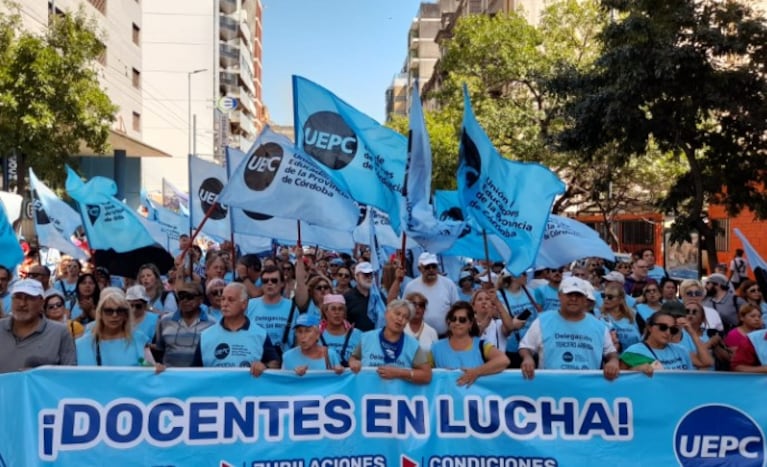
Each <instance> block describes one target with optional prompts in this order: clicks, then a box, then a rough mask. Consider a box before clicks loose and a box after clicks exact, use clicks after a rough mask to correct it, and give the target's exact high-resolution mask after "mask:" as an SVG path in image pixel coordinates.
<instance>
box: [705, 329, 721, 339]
mask: <svg viewBox="0 0 767 467" xmlns="http://www.w3.org/2000/svg"><path fill="white" fill-rule="evenodd" d="M717 334H719V331H718V330H716V329H706V335H707V336H708V338H709V339H711V338H712V337H714V336H716V335H717Z"/></svg>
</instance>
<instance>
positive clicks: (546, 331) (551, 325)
mask: <svg viewBox="0 0 767 467" xmlns="http://www.w3.org/2000/svg"><path fill="white" fill-rule="evenodd" d="M538 322H539V326H540V327H541V337H542V343H543V356H542V368H544V369H549V370H598V369H600V368H601V367H602V354H603V349H604V344H605V324H604V322H602V321H600V320H598V319H597V318H595V317H594V316H592V315H590V314H586V315H585V316H584V317H583V319H581V320H580V321H568V320H566V319H564V318H563V317H562V315H561V314H559V313H558V312H552V313H541V314H540V315H539V316H538Z"/></svg>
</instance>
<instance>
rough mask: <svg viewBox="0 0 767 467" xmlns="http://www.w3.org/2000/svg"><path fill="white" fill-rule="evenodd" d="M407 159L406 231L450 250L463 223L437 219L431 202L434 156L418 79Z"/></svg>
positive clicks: (429, 246) (431, 247) (434, 248)
mask: <svg viewBox="0 0 767 467" xmlns="http://www.w3.org/2000/svg"><path fill="white" fill-rule="evenodd" d="M407 147H408V159H407V171H406V175H405V188H404V191H403V196H402V198H401V199H402V200H403V203H404V207H403V208H401V210H400V213H401V214H402V225H403V226H404V229H405V232H407V235H408V236H409V237H411V238H413V239H414V240H415V241H416V242H418V244H420V245H421V246H422V247H423V248H424V249H426V250H427V251H430V252H432V253H441V252H443V251H445V250H447V249H449V248H450V247H451V246H452V244H453V243H454V242H455V241H456V239H457V238H458V235H460V233H461V232H462V231H463V228H464V223H463V222H457V221H452V220H450V219H438V218H437V217H435V215H434V206H433V205H432V202H431V199H432V197H431V173H432V156H431V144H430V142H429V134H428V132H427V131H426V122H425V121H424V116H423V108H422V106H421V96H420V94H419V92H418V82H417V81H416V83H415V85H414V86H413V98H412V103H411V105H410V131H409V132H408V146H407Z"/></svg>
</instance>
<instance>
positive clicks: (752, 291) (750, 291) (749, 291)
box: [746, 289, 759, 293]
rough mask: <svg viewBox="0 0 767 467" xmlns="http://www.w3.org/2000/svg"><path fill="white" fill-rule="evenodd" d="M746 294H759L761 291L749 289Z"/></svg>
mask: <svg viewBox="0 0 767 467" xmlns="http://www.w3.org/2000/svg"><path fill="white" fill-rule="evenodd" d="M746 292H748V293H757V292H759V289H748V290H746Z"/></svg>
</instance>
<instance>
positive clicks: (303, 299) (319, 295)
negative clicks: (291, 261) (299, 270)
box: [296, 274, 333, 319]
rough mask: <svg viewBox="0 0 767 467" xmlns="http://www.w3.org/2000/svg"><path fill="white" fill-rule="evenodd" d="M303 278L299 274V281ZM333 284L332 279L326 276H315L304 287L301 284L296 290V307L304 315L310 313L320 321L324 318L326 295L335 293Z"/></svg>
mask: <svg viewBox="0 0 767 467" xmlns="http://www.w3.org/2000/svg"><path fill="white" fill-rule="evenodd" d="M301 276H302V275H301V274H299V279H300V277H301ZM331 284H332V282H330V279H328V278H327V277H325V276H314V277H312V278H311V279H309V281H308V282H307V283H306V285H304V286H302V285H301V284H300V283H299V285H298V287H297V288H296V305H297V306H298V309H299V310H301V312H302V313H304V312H305V313H309V314H311V315H312V316H316V317H317V319H320V318H321V317H322V311H321V308H322V304H323V302H324V298H325V295H328V294H330V293H333V287H332V285H331Z"/></svg>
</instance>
